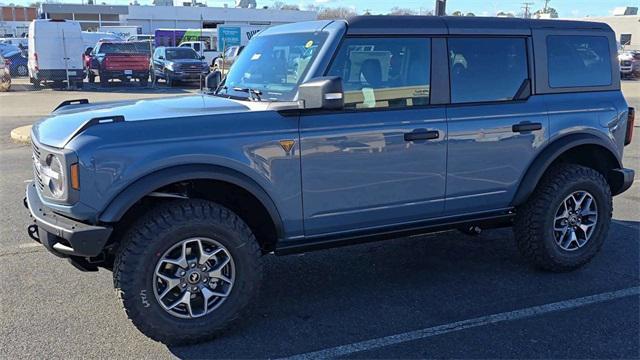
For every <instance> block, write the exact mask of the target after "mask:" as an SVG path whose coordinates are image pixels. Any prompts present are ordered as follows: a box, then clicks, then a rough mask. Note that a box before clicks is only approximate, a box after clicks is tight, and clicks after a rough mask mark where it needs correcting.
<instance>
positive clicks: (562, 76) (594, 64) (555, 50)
mask: <svg viewBox="0 0 640 360" xmlns="http://www.w3.org/2000/svg"><path fill="white" fill-rule="evenodd" d="M547 63H548V68H549V86H550V87H552V88H559V87H584V86H607V85H611V55H610V53H609V40H607V38H606V37H604V36H574V35H551V36H548V37H547Z"/></svg>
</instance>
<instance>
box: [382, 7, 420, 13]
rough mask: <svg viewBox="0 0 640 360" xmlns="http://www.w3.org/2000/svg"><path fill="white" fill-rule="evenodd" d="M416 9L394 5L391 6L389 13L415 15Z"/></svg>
mask: <svg viewBox="0 0 640 360" xmlns="http://www.w3.org/2000/svg"><path fill="white" fill-rule="evenodd" d="M416 14H417V13H416V11H415V10H413V9H408V8H401V7H399V6H394V7H392V8H391V11H390V12H389V15H416Z"/></svg>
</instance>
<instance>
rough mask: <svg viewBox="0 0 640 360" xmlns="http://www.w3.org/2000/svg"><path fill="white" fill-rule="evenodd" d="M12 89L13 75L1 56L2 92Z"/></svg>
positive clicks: (0, 79)
mask: <svg viewBox="0 0 640 360" xmlns="http://www.w3.org/2000/svg"><path fill="white" fill-rule="evenodd" d="M10 88H11V73H10V72H9V63H8V62H7V60H5V58H4V57H2V55H0V91H9V89H10Z"/></svg>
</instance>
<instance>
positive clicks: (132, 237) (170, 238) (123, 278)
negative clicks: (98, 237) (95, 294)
mask: <svg viewBox="0 0 640 360" xmlns="http://www.w3.org/2000/svg"><path fill="white" fill-rule="evenodd" d="M261 278H262V263H261V252H260V248H259V247H258V243H257V242H256V239H255V237H254V235H253V233H252V232H251V230H250V229H249V227H248V226H247V225H246V223H245V222H244V221H243V220H242V219H240V218H239V217H238V216H237V215H236V214H234V213H233V212H231V211H230V210H229V209H227V208H225V207H222V206H220V205H218V204H215V203H213V202H209V201H205V200H189V201H182V200H180V201H173V202H170V203H166V204H165V205H162V206H160V207H158V208H156V209H154V210H152V211H151V212H149V213H148V214H147V215H145V216H144V217H143V218H141V219H140V220H139V221H138V222H137V223H136V224H135V225H134V226H133V227H132V228H131V229H130V231H129V232H128V234H127V235H126V236H125V238H124V240H123V243H122V247H121V249H120V250H119V253H118V255H117V257H116V261H115V267H114V284H115V287H116V289H117V290H118V293H119V295H120V299H121V301H122V304H123V306H124V308H125V311H126V312H127V315H128V316H129V318H130V319H131V321H132V322H133V323H134V325H135V326H136V327H137V328H138V329H139V330H140V331H141V332H143V333H144V334H145V335H147V336H149V337H151V338H152V339H155V340H158V341H161V342H163V343H166V344H185V343H194V342H199V341H203V340H206V339H209V338H211V337H213V336H215V335H216V334H217V333H218V332H220V331H221V330H223V329H225V328H226V327H228V326H229V325H230V324H231V323H232V322H233V321H235V320H236V319H237V318H239V317H240V314H241V313H242V312H243V310H245V309H246V308H247V305H248V304H249V303H250V301H251V300H252V299H253V298H254V297H255V295H256V292H257V290H258V288H259V284H260V280H261Z"/></svg>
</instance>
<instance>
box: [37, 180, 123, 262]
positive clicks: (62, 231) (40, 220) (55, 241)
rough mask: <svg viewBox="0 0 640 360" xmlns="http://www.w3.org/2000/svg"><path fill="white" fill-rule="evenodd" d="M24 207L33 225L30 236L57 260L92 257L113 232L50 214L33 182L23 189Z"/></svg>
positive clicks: (98, 253) (109, 229)
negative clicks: (24, 190)
mask: <svg viewBox="0 0 640 360" xmlns="http://www.w3.org/2000/svg"><path fill="white" fill-rule="evenodd" d="M24 205H25V207H27V209H29V212H30V214H31V217H32V218H33V222H34V224H33V225H31V226H30V227H29V233H30V236H31V237H34V238H36V239H37V241H38V242H40V243H41V244H42V245H44V247H46V248H47V250H49V251H50V252H52V253H53V254H55V255H57V256H60V257H96V256H98V255H100V253H101V252H102V250H103V249H104V246H105V244H106V243H107V240H108V239H109V236H111V232H112V231H113V228H111V227H109V226H95V225H88V224H85V223H82V222H79V221H75V220H73V219H69V218H67V217H64V216H61V215H58V214H56V213H54V212H53V211H52V210H50V209H49V208H47V207H46V206H45V205H44V204H43V203H42V201H40V197H39V196H38V193H37V189H36V186H35V184H34V183H33V182H31V183H29V184H28V185H27V190H26V197H25V199H24ZM33 226H35V228H34V227H33ZM35 233H37V237H36V236H35Z"/></svg>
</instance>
